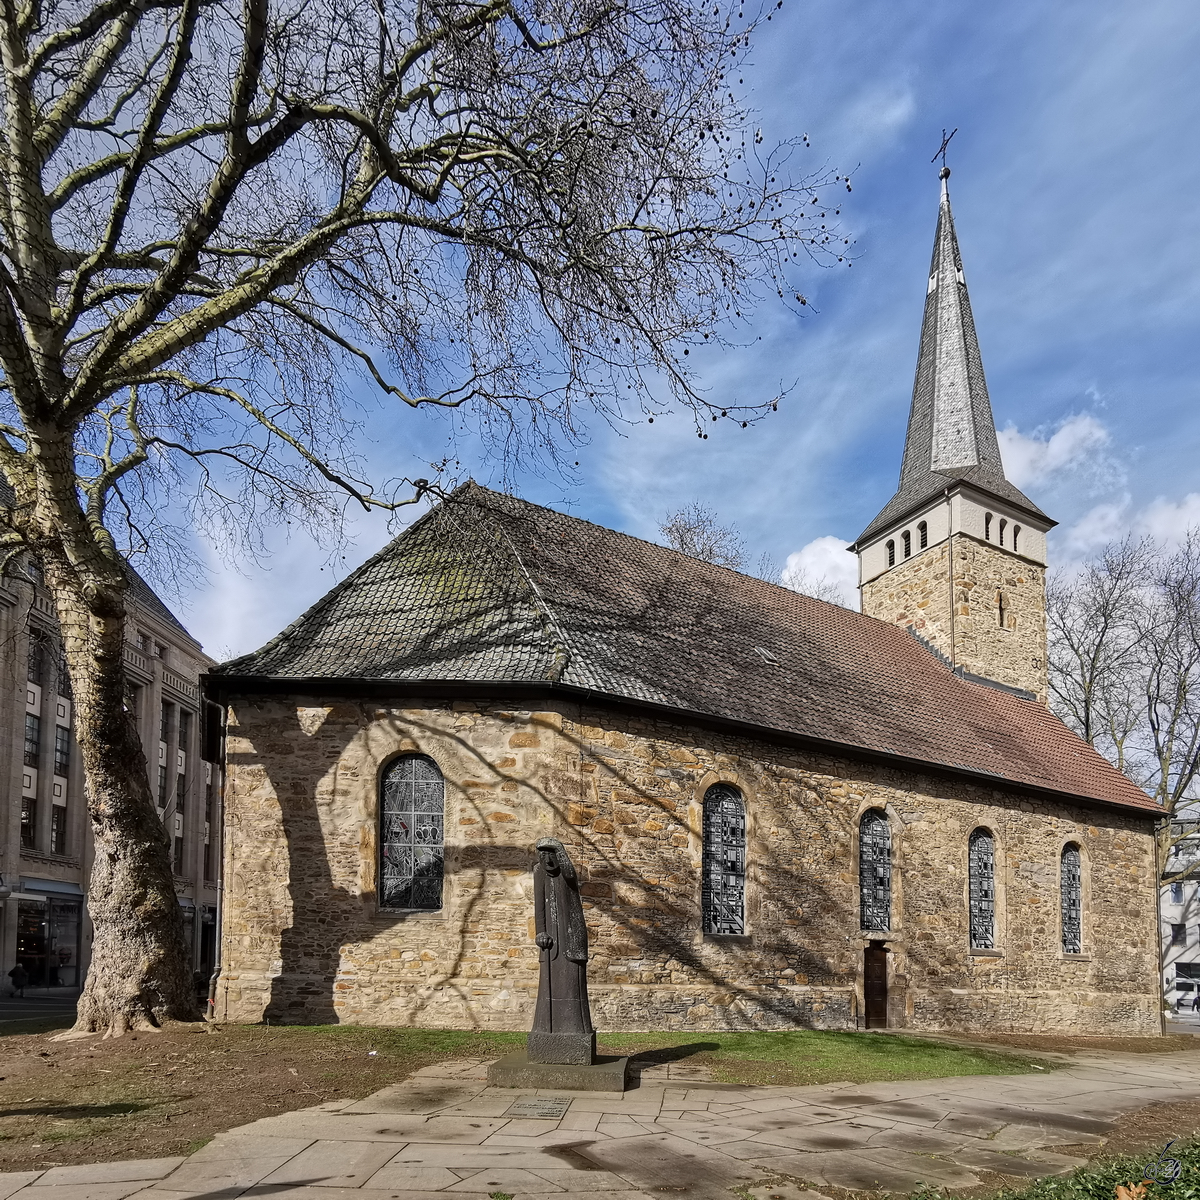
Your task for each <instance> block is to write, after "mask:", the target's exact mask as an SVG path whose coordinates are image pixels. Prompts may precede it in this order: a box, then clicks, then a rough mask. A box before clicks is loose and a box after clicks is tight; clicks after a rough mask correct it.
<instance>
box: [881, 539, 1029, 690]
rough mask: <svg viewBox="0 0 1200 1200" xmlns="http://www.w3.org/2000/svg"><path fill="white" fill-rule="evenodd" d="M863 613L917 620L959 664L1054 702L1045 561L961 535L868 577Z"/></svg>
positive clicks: (904, 622)
mask: <svg viewBox="0 0 1200 1200" xmlns="http://www.w3.org/2000/svg"><path fill="white" fill-rule="evenodd" d="M951 559H953V572H954V590H953V596H954V601H953V610H952V609H951V588H950V582H949V580H950V572H951ZM1001 598H1003V613H1001ZM863 612H865V613H867V614H868V615H869V616H872V617H878V618H879V619H880V620H882V621H888V622H890V623H894V624H896V625H910V626H912V628H913V629H914V630H915V631H916V632H917V633H919V634H920V635H921V636H922V637H923V638H925V639H926V640H927V641H929V642H932V643H933V645H934V646H936V647H937V648H938V649H939V650H940V651H941V652H942V653H943V654H945V655H946V657H947V658H949V659H951V660H952V661H953V663H954V665H955V666H959V667H963V668H964V669H966V670H967V671H970V672H972V673H973V674H976V675H983V676H984V677H986V678H988V679H994V680H996V681H997V682H998V683H1007V684H1010V685H1012V686H1014V687H1019V688H1024V689H1025V690H1026V691H1030V692H1033V694H1034V695H1035V696H1037V698H1038V699H1039V700H1040V701H1041V702H1042V703H1043V704H1045V703H1046V693H1047V663H1046V570H1045V568H1044V567H1042V566H1039V565H1038V564H1037V563H1033V562H1030V561H1028V560H1027V559H1023V558H1019V557H1018V556H1017V555H1015V554H1013V553H1011V552H1009V551H1007V550H1003V549H1001V548H1000V547H999V546H996V545H994V544H992V543H989V542H983V541H980V540H978V539H977V538H974V537H969V536H967V535H965V534H961V533H956V534H955V535H954V536H953V538H952V539H951V540H950V541H948V542H946V541H943V542H940V543H939V544H938V545H936V546H931V547H929V549H927V550H923V551H921V552H920V553H919V554H915V555H914V556H913V557H912V558H910V559H908V560H902V561H900V562H898V563H897V564H896V566H895V567H893V568H892V569H891V570H890V571H888V572H887V573H886V574H884V575H880V576H879V577H878V578H876V579H873V580H871V581H870V582H868V583H866V584H865V585H864V586H863ZM1001 617H1003V623H1001Z"/></svg>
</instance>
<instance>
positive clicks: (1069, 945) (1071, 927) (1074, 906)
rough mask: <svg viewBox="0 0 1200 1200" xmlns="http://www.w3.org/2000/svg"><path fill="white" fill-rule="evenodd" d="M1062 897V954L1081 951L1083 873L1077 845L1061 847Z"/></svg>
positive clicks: (1060, 879)
mask: <svg viewBox="0 0 1200 1200" xmlns="http://www.w3.org/2000/svg"><path fill="white" fill-rule="evenodd" d="M1059 891H1060V893H1061V899H1062V948H1063V953H1064V954H1082V953H1083V901H1082V897H1083V873H1082V868H1081V864H1080V858H1079V847H1078V846H1076V845H1068V846H1064V847H1063V852H1062V870H1061V873H1060V875H1059Z"/></svg>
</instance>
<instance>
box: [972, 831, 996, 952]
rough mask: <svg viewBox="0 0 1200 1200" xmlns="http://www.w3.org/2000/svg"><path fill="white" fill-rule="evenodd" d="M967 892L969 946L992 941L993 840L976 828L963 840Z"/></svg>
mask: <svg viewBox="0 0 1200 1200" xmlns="http://www.w3.org/2000/svg"><path fill="white" fill-rule="evenodd" d="M967 896H968V901H969V904H970V910H971V949H972V950H992V949H994V948H995V944H996V841H995V839H994V838H993V837H992V835H991V834H990V833H989V832H988V831H987V830H986V829H976V830H975V832H974V833H973V834H971V840H970V841H969V842H968V843H967Z"/></svg>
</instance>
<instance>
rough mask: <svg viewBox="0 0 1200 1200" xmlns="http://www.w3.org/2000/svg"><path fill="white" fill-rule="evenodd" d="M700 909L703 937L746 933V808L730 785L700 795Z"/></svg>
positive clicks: (718, 786)
mask: <svg viewBox="0 0 1200 1200" xmlns="http://www.w3.org/2000/svg"><path fill="white" fill-rule="evenodd" d="M702 876H703V879H702V884H701V889H702V894H701V905H702V907H703V910H704V932H705V933H745V931H746V918H745V906H746V806H745V804H743V802H742V793H741V792H739V791H738V790H737V788H735V787H734V786H733V785H732V784H728V783H714V784H713V786H712V787H710V788H709V789H708V791H707V792H705V793H704V863H703V868H702Z"/></svg>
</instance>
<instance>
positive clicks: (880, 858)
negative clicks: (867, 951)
mask: <svg viewBox="0 0 1200 1200" xmlns="http://www.w3.org/2000/svg"><path fill="white" fill-rule="evenodd" d="M858 889H859V911H860V914H861V920H862V927H863V928H864V929H890V928H891V927H892V831H891V827H890V826H889V825H888V819H887V817H886V816H885V815H884V814H883V813H881V812H880V811H879V810H878V809H877V808H872V809H870V810H868V811H867V812H865V813H863V815H862V820H861V821H860V822H859V823H858Z"/></svg>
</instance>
